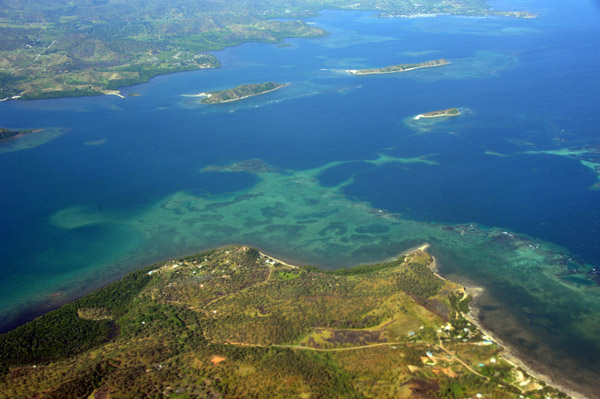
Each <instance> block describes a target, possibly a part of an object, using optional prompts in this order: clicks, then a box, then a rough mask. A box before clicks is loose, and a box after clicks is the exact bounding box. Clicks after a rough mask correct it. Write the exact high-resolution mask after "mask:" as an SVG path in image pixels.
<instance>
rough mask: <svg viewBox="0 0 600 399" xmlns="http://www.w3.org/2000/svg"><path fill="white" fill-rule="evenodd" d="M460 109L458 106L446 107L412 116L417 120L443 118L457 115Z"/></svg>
mask: <svg viewBox="0 0 600 399" xmlns="http://www.w3.org/2000/svg"><path fill="white" fill-rule="evenodd" d="M459 115H460V111H459V110H458V108H448V109H443V110H440V111H431V112H427V113H424V114H419V115H416V116H415V117H414V119H416V120H419V119H421V118H443V117H452V116H459Z"/></svg>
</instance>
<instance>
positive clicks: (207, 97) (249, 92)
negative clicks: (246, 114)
mask: <svg viewBox="0 0 600 399" xmlns="http://www.w3.org/2000/svg"><path fill="white" fill-rule="evenodd" d="M288 85H289V83H283V84H282V83H276V82H265V83H252V84H245V85H241V86H237V87H234V88H231V89H226V90H219V91H211V92H208V93H203V94H204V98H203V99H202V103H204V104H222V103H228V102H232V101H238V100H243V99H245V98H248V97H254V96H259V95H261V94H266V93H270V92H272V91H275V90H279V89H281V88H282V87H285V86H288Z"/></svg>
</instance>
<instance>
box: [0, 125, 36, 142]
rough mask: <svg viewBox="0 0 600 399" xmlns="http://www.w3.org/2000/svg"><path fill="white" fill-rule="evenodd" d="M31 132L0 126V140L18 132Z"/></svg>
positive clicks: (14, 135)
mask: <svg viewBox="0 0 600 399" xmlns="http://www.w3.org/2000/svg"><path fill="white" fill-rule="evenodd" d="M27 133H31V130H10V129H6V128H3V127H0V141H3V140H8V139H11V138H13V137H16V136H18V135H20V134H27Z"/></svg>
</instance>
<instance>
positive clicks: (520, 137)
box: [0, 1, 600, 387]
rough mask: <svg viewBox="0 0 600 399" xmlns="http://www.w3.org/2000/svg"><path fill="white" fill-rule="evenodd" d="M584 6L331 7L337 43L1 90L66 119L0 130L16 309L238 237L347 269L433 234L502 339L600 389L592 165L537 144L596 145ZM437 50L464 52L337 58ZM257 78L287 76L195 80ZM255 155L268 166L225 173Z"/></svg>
mask: <svg viewBox="0 0 600 399" xmlns="http://www.w3.org/2000/svg"><path fill="white" fill-rule="evenodd" d="M579 3H580V4H579V7H574V6H573V5H571V6H567V5H565V6H563V5H560V4H559V3H558V2H555V3H554V4H556V6H554V4H548V3H544V4H543V5H542V4H541V2H535V1H532V2H518V3H510V2H509V3H508V4H503V5H502V7H504V8H526V9H529V10H532V11H534V12H538V13H539V14H540V15H541V16H540V18H538V19H535V20H517V19H508V18H485V19H481V18H461V17H454V18H451V17H438V18H427V19H378V18H373V17H372V14H370V13H357V12H324V13H323V14H322V15H321V16H320V17H318V18H315V19H314V22H315V23H316V24H318V25H319V26H322V27H324V28H325V29H327V30H329V31H330V32H332V35H330V36H328V37H325V38H319V39H311V40H296V39H294V40H289V43H291V44H292V45H291V46H289V47H284V48H281V47H277V46H276V45H265V44H247V45H243V46H238V47H236V48H232V49H228V50H225V51H222V52H220V53H217V55H218V56H219V57H220V58H221V60H222V63H223V68H221V69H219V70H205V71H198V72H190V73H182V74H177V75H171V76H164V77H159V78H156V79H154V80H152V81H151V82H150V83H148V84H145V85H140V86H136V87H132V88H126V89H124V90H123V92H124V93H125V94H126V93H128V92H136V93H141V94H142V95H141V96H139V97H127V98H125V99H120V98H117V97H114V96H104V97H96V98H77V99H60V100H49V101H32V102H5V103H2V104H0V115H1V116H2V124H3V125H5V126H8V127H15V128H37V127H51V126H53V127H57V129H60V130H53V131H52V132H54V133H53V134H54V135H53V136H52V137H51V140H50V139H48V140H45V139H44V140H42V136H41V135H42V134H45V133H40V134H39V135H40V136H38V139H36V140H32V139H31V137H33V136H26V137H27V138H28V140H31V142H27V143H24V144H23V145H21V147H19V146H18V145H17V144H19V143H18V141H14V142H11V143H8V144H3V145H2V146H0V165H1V166H2V168H3V170H5V171H10V173H5V174H4V175H3V176H2V177H1V180H0V185H1V186H2V187H3V195H2V197H1V198H0V209H2V210H1V211H0V218H1V221H2V222H1V223H2V225H3V226H4V227H3V229H2V230H1V231H0V235H1V239H2V241H3V243H4V245H3V251H2V254H1V255H0V256H1V264H2V267H3V277H2V280H0V292H2V294H1V295H2V296H1V297H0V304H1V306H2V309H3V314H2V321H3V323H4V325H5V326H8V325H11V324H13V323H14V322H15V320H18V319H19V317H21V316H23V315H24V312H25V317H27V316H28V315H30V313H27V311H31V310H33V311H34V312H35V311H36V310H40V308H41V309H44V308H45V307H52V306H56V305H58V304H59V303H61V302H62V301H65V300H68V299H70V298H73V297H75V296H77V295H80V294H81V293H83V292H86V291H89V290H91V289H93V288H94V287H97V286H99V285H102V284H104V283H106V282H107V281H110V280H112V279H114V278H117V277H118V276H120V275H122V274H123V273H125V272H127V271H129V270H133V269H135V268H137V267H139V266H141V265H143V264H146V263H149V262H152V261H156V260H158V259H165V258H169V257H174V256H179V255H182V254H187V253H192V252H196V251H199V250H202V249H204V248H207V247H213V246H216V245H221V244H225V243H231V242H237V243H240V242H243V243H248V244H252V245H257V246H259V247H261V248H263V249H265V250H266V251H268V252H271V253H273V254H274V255H277V256H279V257H282V258H286V259H288V260H290V261H295V262H298V263H312V264H319V265H323V266H326V267H340V266H345V265H349V264H357V263H364V262H371V261H377V260H381V259H384V258H388V257H390V256H394V255H396V254H398V253H400V252H402V251H403V250H405V249H407V248H409V247H411V246H414V245H417V244H420V243H422V242H424V241H427V242H430V243H431V244H432V251H433V252H434V254H435V255H436V256H437V257H438V259H439V260H440V263H441V270H442V272H443V273H445V274H447V275H449V276H450V277H452V278H455V279H457V280H459V281H463V282H469V283H471V284H473V285H478V286H482V287H485V288H486V289H487V291H486V294H485V295H484V296H483V297H482V298H481V299H480V305H481V307H482V311H481V317H482V318H483V320H484V323H485V324H487V325H492V326H495V328H494V331H495V332H497V333H498V334H499V335H500V336H501V337H502V338H503V339H504V340H505V341H506V342H507V343H510V344H511V345H516V347H517V349H518V351H520V352H521V353H522V354H525V355H528V356H530V357H534V358H537V359H539V360H541V361H542V362H544V363H546V364H548V368H549V370H548V371H549V372H550V373H553V372H555V371H556V370H560V369H567V368H568V369H570V370H572V372H571V374H570V375H568V377H569V378H570V379H571V381H577V382H578V383H579V384H582V386H583V385H586V386H587V387H594V386H597V384H598V383H597V382H596V381H598V379H597V376H598V373H599V372H600V370H599V369H598V368H599V367H600V365H598V362H597V359H598V358H599V356H598V355H599V354H600V330H599V328H600V327H599V326H600V320H598V317H600V316H599V315H600V312H599V310H600V309H599V308H600V301H598V299H599V298H598V291H599V289H598V287H597V286H596V285H595V284H593V283H592V284H590V282H591V281H590V280H589V279H587V278H586V275H585V274H586V272H587V271H589V270H590V269H591V267H593V266H594V265H598V264H599V263H600V262H599V260H600V246H599V245H598V243H597V237H598V233H599V232H600V191H597V190H591V189H590V188H591V187H592V186H593V185H594V184H596V183H597V182H598V177H597V176H596V175H595V174H594V172H593V170H592V169H591V168H590V167H588V166H586V165H584V164H582V163H581V162H580V161H579V160H578V159H575V158H574V157H572V156H568V155H556V154H552V153H544V151H552V150H559V149H562V148H570V147H576V146H581V145H596V146H597V145H598V144H599V140H598V135H597V126H598V125H600V123H599V122H600V115H598V113H597V112H596V110H597V109H598V105H599V104H598V97H597V93H598V90H599V89H600V78H599V77H598V76H597V74H596V71H597V68H598V66H599V64H600V55H599V54H598V50H597V49H596V45H595V43H597V42H598V39H599V38H600V27H597V26H596V25H597V24H595V20H594V19H593V18H591V17H590V15H594V13H595V15H596V17H597V16H598V9H597V8H596V6H595V4H593V3H591V2H586V1H581V2H579ZM496 4H497V3H494V5H496ZM498 4H499V3H498ZM517 6H518V7H517ZM497 7H500V6H499V5H498V6H497ZM555 7H565V8H566V7H568V8H569V9H568V10H563V9H562V8H560V9H556V8H555ZM582 37H586V38H587V40H581V38H582ZM565 49H568V53H567V54H568V56H565V54H566V53H565ZM436 58H446V59H448V60H449V61H450V62H451V65H448V66H444V67H439V68H428V69H423V70H417V71H411V72H406V73H402V74H397V75H380V76H350V75H347V74H345V73H343V71H341V70H343V69H358V68H366V67H381V66H385V65H391V64H397V63H400V62H419V61H424V60H428V59H436ZM266 60H268V62H267V61H266ZM262 81H279V82H282V83H284V82H290V83H291V85H290V86H288V87H286V88H283V89H281V90H279V91H277V92H274V93H269V94H266V95H264V96H259V97H255V98H252V99H248V100H245V101H243V102H239V103H231V104H223V105H219V106H207V105H203V104H200V99H197V98H190V97H183V96H182V95H184V94H196V93H199V92H205V91H209V90H219V89H223V88H227V87H230V86H234V85H238V84H243V83H251V82H262ZM549 82H551V83H550V84H549ZM454 106H456V107H459V108H461V110H463V111H464V112H463V115H461V116H460V117H457V118H453V119H450V120H446V121H440V122H437V123H424V124H418V123H417V124H415V123H414V120H412V119H411V118H412V116H414V115H417V114H419V113H423V112H429V111H432V110H436V109H445V108H449V107H454ZM59 133H60V134H59ZM47 137H49V136H46V137H45V138H47ZM19 140H21V139H19ZM90 142H91V143H93V144H95V145H86V143H87V144H89V143H90ZM9 147H10V148H12V150H8V148H9ZM15 148H16V150H15ZM561 154H563V153H561ZM250 159H260V160H261V162H263V163H264V164H265V165H268V167H267V168H265V169H261V168H258V169H257V168H256V165H257V163H254V164H251V166H252V165H254V167H249V168H248V169H247V170H246V171H243V172H227V171H226V169H227V168H226V166H227V165H229V164H232V163H235V162H240V161H245V160H250ZM258 164H260V163H258ZM211 165H217V166H220V167H222V168H223V171H222V172H216V171H211V172H202V169H203V168H205V167H207V166H211ZM265 170H268V171H265ZM485 226H496V227H485ZM570 259H571V260H570ZM573 270H578V272H577V273H574V274H570V275H568V276H567V275H566V273H573V272H572V271H573ZM557 275H561V277H557ZM498 320H501V321H502V323H497V321H498Z"/></svg>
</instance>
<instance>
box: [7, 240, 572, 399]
mask: <svg viewBox="0 0 600 399" xmlns="http://www.w3.org/2000/svg"><path fill="white" fill-rule="evenodd" d="M426 249H427V245H424V246H422V247H420V248H418V249H416V250H413V251H412V252H409V253H407V254H404V255H401V256H399V257H398V258H397V259H394V260H392V261H389V262H384V263H380V264H374V265H365V266H357V267H353V268H347V269H338V270H323V269H319V268H316V267H297V266H292V265H289V264H287V263H285V262H282V261H280V260H278V259H275V258H273V257H271V256H269V255H266V254H264V253H261V252H259V251H257V250H256V249H252V248H248V247H245V246H229V247H224V248H220V249H216V250H212V251H208V252H204V253H201V254H197V255H193V256H188V257H183V258H179V259H176V260H171V261H166V262H161V263H159V264H156V265H153V266H150V267H146V268H144V269H142V270H139V271H136V272H133V273H131V274H129V275H127V276H125V277H124V278H123V279H122V280H120V281H118V282H115V283H113V284H111V285H109V286H107V287H105V288H103V289H100V290H98V291H96V292H93V293H91V294H89V295H87V296H85V297H83V298H81V299H79V300H77V301H75V302H73V303H70V304H67V305H65V306H63V307H62V308H60V309H58V310H55V311H53V312H50V313H48V314H46V315H45V316H42V317H39V318H37V319H35V320H34V321H32V322H30V323H27V324H25V325H23V326H21V327H18V328H17V329H15V330H13V331H11V332H9V333H6V334H3V335H0V392H1V394H0V397H10V398H13V399H18V398H31V397H48V398H50V397H51V398H72V397H81V398H83V397H85V398H96V399H98V398H113V399H116V398H126V397H128V398H130V397H170V398H198V397H214V398H217V397H219V398H239V397H298V398H309V397H315V398H316V397H325V398H358V397H377V398H392V397H393V398H401V399H402V398H430V397H446V398H453V397H460V398H463V397H464V398H467V397H468V398H475V397H477V398H480V397H484V398H491V397H494V398H500V399H503V398H506V399H509V398H511V399H512V398H516V397H527V398H530V399H547V398H552V399H558V398H566V397H567V396H566V395H565V394H564V393H562V392H560V391H558V390H557V389H555V388H553V387H551V386H549V385H546V384H545V383H544V382H542V381H540V380H539V379H537V378H536V377H534V376H532V375H530V374H528V373H527V371H526V370H524V369H523V368H521V367H519V366H518V365H516V364H515V363H513V362H512V361H511V360H510V358H509V356H508V355H507V353H506V352H505V350H504V349H503V348H502V347H501V346H500V345H498V343H497V342H496V341H495V340H494V338H493V337H491V336H490V335H489V334H486V332H485V331H483V330H481V329H480V328H479V327H478V326H477V324H476V322H475V320H473V319H471V318H470V317H469V315H468V313H469V302H470V300H471V296H470V295H469V294H468V293H467V292H466V291H465V288H464V287H462V286H460V285H458V284H456V283H453V282H451V281H448V280H446V279H444V278H442V277H440V276H439V275H437V274H436V273H435V259H434V258H433V257H432V256H430V255H429V254H428V253H427V252H426ZM521 395H522V396H521Z"/></svg>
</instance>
